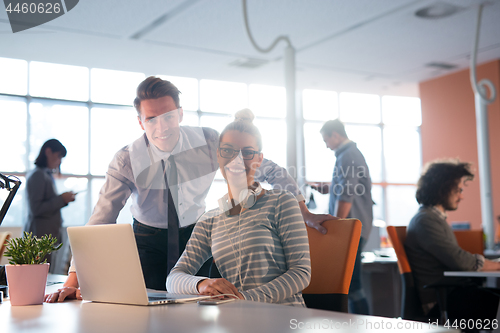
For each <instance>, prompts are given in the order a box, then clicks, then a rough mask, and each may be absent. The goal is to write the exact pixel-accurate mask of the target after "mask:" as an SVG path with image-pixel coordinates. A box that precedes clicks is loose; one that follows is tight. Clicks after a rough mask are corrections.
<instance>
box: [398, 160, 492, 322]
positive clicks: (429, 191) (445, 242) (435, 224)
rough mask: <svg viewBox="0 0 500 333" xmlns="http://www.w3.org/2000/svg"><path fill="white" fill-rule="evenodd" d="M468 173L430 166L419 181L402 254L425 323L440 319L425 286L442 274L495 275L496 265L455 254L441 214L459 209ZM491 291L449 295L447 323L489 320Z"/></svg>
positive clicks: (452, 166)
mask: <svg viewBox="0 0 500 333" xmlns="http://www.w3.org/2000/svg"><path fill="white" fill-rule="evenodd" d="M470 169H471V165H470V163H463V162H459V161H437V162H432V163H430V164H429V165H427V166H426V168H425V170H424V171H423V173H422V175H421V177H420V179H419V181H418V185H417V193H416V198H417V201H418V203H419V204H420V205H421V206H420V209H419V210H418V212H417V214H416V215H415V216H414V217H413V218H412V220H411V222H410V224H409V226H408V229H407V233H406V241H405V250H406V254H407V256H408V260H409V262H410V266H411V269H412V271H413V276H414V279H415V283H416V286H417V289H418V292H419V296H420V301H421V303H422V307H423V310H424V314H425V315H427V316H429V317H438V316H439V308H438V306H437V294H436V290H435V289H433V288H424V286H425V285H429V284H432V283H435V282H438V281H440V280H443V277H444V275H443V273H444V272H445V271H479V270H484V271H488V270H490V271H491V270H500V263H498V262H493V261H490V260H486V259H485V258H484V257H483V256H482V255H480V254H472V253H469V252H467V251H465V250H463V249H462V248H460V246H459V245H458V243H457V240H456V238H455V235H454V234H453V231H452V230H451V227H450V226H449V225H448V223H447V222H446V211H453V210H456V209H457V208H458V204H459V203H460V201H461V200H462V199H463V194H462V191H463V188H464V186H465V183H466V182H467V181H469V180H472V179H473V177H474V175H473V174H472V172H471V170H470ZM492 291H494V290H491V289H486V288H481V289H480V288H478V287H477V286H475V285H472V286H470V285H469V284H467V286H465V285H464V286H463V287H457V288H455V289H453V290H451V291H450V293H449V294H448V315H449V318H450V319H452V318H454V319H462V318H488V319H490V320H491V319H494V318H495V317H496V312H497V307H498V296H496V295H495V294H493V293H492ZM495 292H496V291H495Z"/></svg>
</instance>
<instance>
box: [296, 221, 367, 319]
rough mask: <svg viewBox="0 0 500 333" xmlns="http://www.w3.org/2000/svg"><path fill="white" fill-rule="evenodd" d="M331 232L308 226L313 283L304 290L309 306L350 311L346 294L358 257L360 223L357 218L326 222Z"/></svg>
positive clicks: (324, 224)
mask: <svg viewBox="0 0 500 333" xmlns="http://www.w3.org/2000/svg"><path fill="white" fill-rule="evenodd" d="M322 225H323V227H325V228H326V229H327V230H328V232H327V234H326V235H323V234H321V233H320V232H319V231H317V230H316V229H314V228H310V227H307V235H308V237H309V250H310V253H311V283H310V284H309V286H308V287H307V288H306V289H304V290H303V291H302V295H303V297H304V301H305V303H306V305H307V307H308V308H314V309H322V310H331V311H339V312H348V309H347V295H348V294H349V286H350V284H351V277H352V271H353V270H354V262H355V260H356V252H357V250H358V244H359V238H360V236H361V222H360V221H359V220H356V219H341V220H329V221H325V222H323V224H322Z"/></svg>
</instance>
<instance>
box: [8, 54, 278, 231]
mask: <svg viewBox="0 0 500 333" xmlns="http://www.w3.org/2000/svg"><path fill="white" fill-rule="evenodd" d="M0 70H1V71H2V76H0V117H2V119H9V122H8V124H6V126H4V127H3V130H2V131H0V139H1V141H2V142H6V143H9V144H6V145H3V146H2V154H3V155H2V156H6V157H7V158H2V159H0V172H2V173H5V174H9V175H11V174H12V175H16V176H18V177H20V178H21V180H22V181H23V185H22V186H21V188H20V190H19V192H18V194H17V195H16V198H15V200H14V202H13V203H12V206H11V208H10V210H9V213H8V215H7V217H6V219H5V221H4V223H3V224H2V225H3V226H20V225H22V224H23V223H24V221H25V217H26V212H27V210H26V198H25V185H26V184H25V182H24V180H25V177H26V174H27V173H28V172H29V171H30V170H32V169H33V167H34V165H33V162H34V160H35V158H36V157H37V155H38V153H39V150H40V147H41V145H42V144H43V143H44V142H45V141H46V140H48V139H50V138H56V139H58V140H60V141H61V142H62V143H63V144H64V145H65V146H66V148H67V150H68V153H67V155H66V157H65V158H64V159H63V162H62V164H61V172H62V176H59V177H56V181H55V185H56V188H57V191H58V193H62V192H65V191H75V192H79V194H78V195H77V197H76V201H75V202H72V203H71V204H70V205H68V206H67V207H65V208H63V209H62V215H63V220H64V225H65V226H72V225H82V224H85V223H86V221H88V219H89V217H90V215H91V212H92V210H93V207H94V206H95V204H96V203H97V200H98V196H99V191H100V189H101V187H102V185H103V184H104V176H105V173H106V170H107V168H108V165H109V162H110V161H111V160H112V158H113V156H114V155H115V153H116V152H117V151H118V150H119V149H121V148H122V147H124V146H126V145H128V144H130V143H132V142H133V141H134V140H135V139H136V138H138V137H139V136H140V135H141V134H142V133H143V132H142V130H141V128H140V126H139V123H138V120H137V112H136V110H135V109H134V108H133V106H132V103H133V100H134V98H135V90H136V88H137V85H138V84H139V83H140V82H141V81H142V80H143V79H144V78H145V74H143V73H135V72H123V71H115V70H106V69H98V68H93V69H88V68H85V67H79V66H68V65H60V64H50V63H42V62H30V63H29V64H28V63H27V62H26V61H24V60H17V59H6V58H0ZM158 76H160V77H162V78H165V79H167V80H170V81H172V82H173V83H174V84H175V85H176V86H177V87H178V88H179V90H180V91H181V95H180V99H181V106H182V107H183V109H184V117H183V119H182V123H181V124H182V125H187V126H208V127H212V128H214V129H216V130H217V131H219V132H220V131H222V130H223V129H224V127H225V126H226V125H227V124H229V123H230V122H231V121H232V120H233V117H234V113H235V112H236V111H238V110H240V109H242V108H246V107H251V108H253V109H254V112H255V115H256V119H255V124H256V125H257V126H258V127H259V128H260V129H261V132H262V135H263V141H264V149H263V152H264V154H265V157H266V158H269V159H271V160H273V161H275V162H277V163H278V164H280V165H285V164H286V123H285V118H284V117H285V113H286V102H285V101H286V99H285V90H284V88H283V87H272V86H263V85H255V84H252V85H246V84H244V83H238V82H225V81H213V80H198V79H196V78H185V77H174V76H166V75H158ZM28 78H29V80H28ZM28 82H29V89H28ZM15 95H17V96H15ZM226 189H227V188H226V185H225V182H224V181H223V178H222V176H221V174H220V172H218V173H217V176H216V179H215V182H214V184H213V186H212V188H211V190H210V193H209V195H208V197H207V200H206V204H207V208H208V209H211V208H214V207H216V206H217V199H218V198H220V197H221V196H222V195H223V194H225V191H226ZM3 192H6V191H3ZM5 197H6V195H4V193H1V192H0V204H2V203H3V201H4V200H5ZM130 204H131V201H130V200H128V201H127V203H126V205H125V207H124V209H123V210H122V211H121V213H120V215H119V217H118V222H119V223H131V221H132V217H131V213H130Z"/></svg>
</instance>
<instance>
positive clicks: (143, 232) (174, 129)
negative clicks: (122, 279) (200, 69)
mask: <svg viewBox="0 0 500 333" xmlns="http://www.w3.org/2000/svg"><path fill="white" fill-rule="evenodd" d="M179 93H180V92H179V90H178V89H177V88H176V87H175V86H174V85H173V84H172V83H171V82H169V81H166V80H162V79H160V78H157V77H152V76H151V77H148V78H147V79H145V80H144V81H143V82H141V83H140V84H139V86H138V88H137V97H136V98H135V100H134V106H135V108H136V110H137V114H138V120H139V125H140V126H141V128H142V129H143V130H144V135H143V136H141V137H140V138H139V139H137V140H136V141H134V142H133V143H132V144H130V145H128V146H125V147H124V148H122V149H121V150H120V151H118V152H117V153H116V155H115V157H114V158H113V160H112V161H111V163H110V165H109V168H108V171H107V174H106V182H105V184H104V185H103V187H102V189H101V191H100V194H99V200H98V202H97V204H96V206H95V208H94V212H93V214H92V216H91V217H90V220H89V222H88V224H89V225H94V224H106V223H116V218H117V216H118V214H119V212H120V210H121V209H122V208H123V206H124V205H125V202H126V201H127V199H128V198H129V197H130V196H132V207H131V212H132V215H133V217H134V233H135V236H136V241H137V247H138V250H139V256H140V259H141V265H142V269H143V274H144V279H145V282H146V287H147V288H151V289H157V290H165V287H166V285H165V283H166V277H167V275H168V273H169V271H170V269H171V268H172V267H173V265H174V264H175V262H176V261H177V260H178V258H179V256H180V254H181V253H182V251H184V248H185V246H186V243H187V241H188V240H189V237H190V235H191V232H192V230H193V228H194V224H195V223H196V221H197V220H198V218H199V217H200V216H201V215H202V214H203V213H204V212H205V197H206V195H207V193H208V190H209V188H210V185H211V184H212V181H213V179H214V176H215V172H216V171H217V168H218V163H217V148H218V139H219V135H218V133H217V131H215V130H213V129H211V128H201V127H190V126H180V123H181V121H182V118H183V110H182V108H181V106H180V101H179ZM256 180H257V181H259V182H264V181H267V182H268V183H270V184H271V185H273V186H275V187H279V188H286V189H288V190H290V191H291V192H292V193H293V194H294V195H295V196H296V197H297V200H298V201H299V202H302V206H304V207H305V205H304V202H303V200H304V198H303V196H302V195H301V193H300V191H299V188H298V186H297V184H296V183H295V181H294V180H293V178H291V176H290V175H289V174H288V173H287V171H286V170H285V169H283V168H281V167H280V166H278V165H277V164H275V163H273V162H272V161H269V160H266V159H264V161H263V163H262V164H261V167H260V168H259V177H258V178H256ZM302 213H303V216H305V217H304V219H305V220H306V221H307V223H308V224H310V225H314V226H316V228H317V229H320V228H322V227H321V225H320V224H321V222H323V221H324V220H327V219H331V218H332V217H331V216H329V215H314V214H311V213H310V212H309V211H307V209H306V210H305V211H304V210H302ZM77 287H78V280H77V277H76V273H75V270H74V268H73V266H72V268H70V273H69V276H68V279H67V280H66V282H65V284H64V288H62V289H61V290H60V291H58V292H56V293H54V294H50V295H47V296H46V301H48V302H55V301H62V300H64V299H65V298H66V297H70V298H75V297H77V298H79V290H78V289H77Z"/></svg>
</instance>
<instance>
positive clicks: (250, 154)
mask: <svg viewBox="0 0 500 333" xmlns="http://www.w3.org/2000/svg"><path fill="white" fill-rule="evenodd" d="M240 151H241V156H242V157H243V159H244V160H252V159H253V158H254V156H255V154H260V152H259V151H256V150H252V149H241V150H240V149H232V148H222V147H219V155H220V157H222V158H234V157H236V155H238V154H239V153H240Z"/></svg>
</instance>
